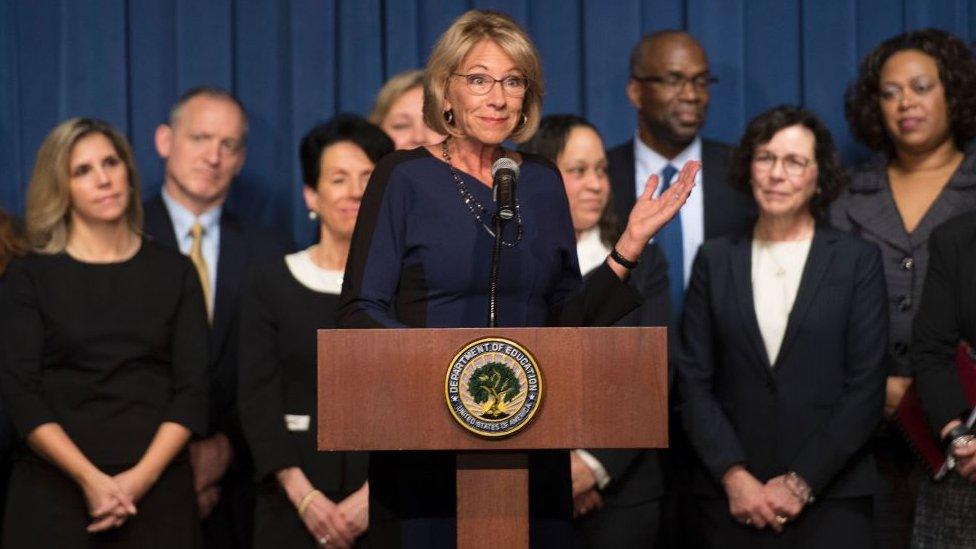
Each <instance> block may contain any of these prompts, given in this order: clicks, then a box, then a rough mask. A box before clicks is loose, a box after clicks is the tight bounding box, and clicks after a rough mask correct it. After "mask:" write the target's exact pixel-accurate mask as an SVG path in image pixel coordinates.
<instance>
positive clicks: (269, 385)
mask: <svg viewBox="0 0 976 549" xmlns="http://www.w3.org/2000/svg"><path fill="white" fill-rule="evenodd" d="M268 267H269V268H268V269H262V270H261V272H259V273H258V275H257V276H256V278H255V283H254V285H253V286H252V288H251V292H250V293H248V294H247V295H245V296H244V298H243V300H242V303H241V337H240V346H239V349H240V357H241V358H240V365H241V372H240V384H239V385H238V401H239V402H240V411H241V427H242V428H243V430H244V436H245V438H246V439H247V443H248V446H249V447H250V449H251V454H252V456H253V457H254V468H255V473H256V477H257V478H263V477H265V476H267V475H269V474H271V473H274V472H276V471H278V470H280V469H284V468H286V467H292V466H298V465H300V463H301V460H300V458H299V455H298V450H297V449H296V448H294V446H293V445H292V443H291V441H290V440H289V439H288V434H287V432H286V429H285V423H284V417H285V402H284V394H285V393H284V384H283V381H282V375H283V373H282V364H281V360H280V358H279V357H280V356H281V353H280V351H279V349H278V343H277V340H278V330H279V325H278V321H277V318H276V314H275V312H274V311H275V309H274V307H273V303H274V296H273V294H274V279H273V277H271V276H270V275H271V273H272V270H271V269H270V267H271V265H268ZM313 390H314V388H313Z"/></svg>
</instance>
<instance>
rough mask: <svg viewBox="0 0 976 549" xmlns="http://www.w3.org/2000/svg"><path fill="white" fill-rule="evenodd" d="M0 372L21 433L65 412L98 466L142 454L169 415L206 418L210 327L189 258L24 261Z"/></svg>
mask: <svg viewBox="0 0 976 549" xmlns="http://www.w3.org/2000/svg"><path fill="white" fill-rule="evenodd" d="M0 333H3V334H4V337H3V338H2V341H0V365H2V367H0V381H2V388H3V396H4V402H5V404H6V405H7V408H8V411H9V414H10V417H11V419H12V420H13V422H14V425H15V427H16V428H17V431H18V432H19V433H20V434H21V436H27V435H28V434H30V433H31V431H33V430H34V429H35V428H36V427H38V426H40V425H41V424H44V423H51V422H54V423H58V424H60V425H61V427H62V428H64V430H65V432H66V433H67V434H68V436H69V437H71V439H72V440H73V441H74V442H75V444H77V445H78V447H79V448H80V449H81V451H82V452H83V453H84V454H85V455H86V456H87V457H88V458H89V459H90V460H91V461H92V462H93V463H94V464H95V465H96V466H98V467H104V466H126V465H132V464H134V463H136V462H137V461H138V460H139V459H140V458H141V457H142V455H143V454H144V453H145V451H146V448H147V447H148V446H149V443H150V441H151V440H152V438H153V436H154V435H155V434H156V431H157V430H158V429H159V425H160V423H161V422H164V421H171V422H175V423H179V424H181V425H183V426H185V427H187V428H188V429H190V430H191V431H194V432H196V433H200V432H203V431H204V430H205V429H206V424H207V377H206V376H207V354H206V353H207V347H206V341H207V328H206V313H205V309H204V304H203V294H202V291H201V289H200V282H199V279H198V278H197V274H196V271H195V270H194V268H193V265H192V264H191V263H190V261H189V260H188V259H186V258H185V257H183V256H181V255H179V254H177V253H174V252H171V251H169V250H166V249H164V248H163V247H161V246H159V245H157V244H154V243H152V242H151V241H148V240H143V242H142V247H141V248H140V249H139V251H138V252H137V253H136V254H135V256H133V257H132V258H131V259H128V260H126V261H122V262H119V263H109V264H94V263H83V262H80V261H77V260H75V259H73V258H71V257H70V256H68V255H67V254H64V253H61V254H56V255H31V256H28V257H26V258H24V259H23V260H22V261H18V262H16V263H15V264H14V265H13V266H12V268H11V269H10V272H9V274H8V276H7V280H6V283H5V287H4V292H3V296H2V297H0Z"/></svg>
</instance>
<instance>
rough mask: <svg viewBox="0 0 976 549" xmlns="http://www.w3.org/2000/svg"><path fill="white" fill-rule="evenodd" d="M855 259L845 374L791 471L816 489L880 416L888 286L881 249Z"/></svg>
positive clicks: (844, 461)
mask: <svg viewBox="0 0 976 549" xmlns="http://www.w3.org/2000/svg"><path fill="white" fill-rule="evenodd" d="M863 250H864V251H863V252H862V253H860V254H859V255H858V257H857V258H856V261H857V266H856V268H855V270H854V272H855V273H856V275H857V277H858V278H857V280H856V281H855V283H854V291H853V294H852V295H853V303H852V304H851V310H850V318H849V319H848V322H847V342H846V348H847V349H846V365H845V366H846V368H845V371H846V376H845V379H844V389H843V392H842V393H841V396H840V398H839V399H838V400H837V401H836V402H835V403H834V406H833V410H832V412H831V415H830V418H829V419H828V420H827V421H826V422H825V423H824V424H823V425H822V426H821V428H820V429H819V430H818V431H816V432H815V433H814V434H813V436H811V437H810V438H809V439H808V440H807V441H806V443H805V444H804V445H803V447H802V448H801V449H800V451H799V452H798V453H797V455H796V457H795V458H794V459H793V462H792V465H791V467H790V469H791V470H793V471H796V472H797V473H798V474H799V475H800V476H802V477H803V478H804V480H806V481H807V483H808V484H809V485H810V488H812V489H813V492H814V493H819V492H820V491H822V490H823V488H824V487H825V486H826V485H827V484H829V483H830V481H831V480H832V479H833V478H834V476H835V475H837V473H838V472H839V471H841V470H842V469H843V468H844V466H845V465H847V463H848V462H849V461H850V459H851V457H852V456H853V455H854V454H855V453H857V452H859V451H861V449H863V448H864V446H865V444H867V442H868V439H869V438H870V437H871V434H872V433H873V432H874V430H875V429H876V428H877V425H878V421H880V420H881V416H882V410H883V409H884V400H885V377H886V376H887V371H886V368H885V363H884V357H885V349H886V348H887V346H888V308H887V299H886V298H887V295H888V289H887V285H886V284H885V278H884V268H883V267H882V262H881V251H880V250H879V249H878V248H877V246H874V245H871V244H865V245H863Z"/></svg>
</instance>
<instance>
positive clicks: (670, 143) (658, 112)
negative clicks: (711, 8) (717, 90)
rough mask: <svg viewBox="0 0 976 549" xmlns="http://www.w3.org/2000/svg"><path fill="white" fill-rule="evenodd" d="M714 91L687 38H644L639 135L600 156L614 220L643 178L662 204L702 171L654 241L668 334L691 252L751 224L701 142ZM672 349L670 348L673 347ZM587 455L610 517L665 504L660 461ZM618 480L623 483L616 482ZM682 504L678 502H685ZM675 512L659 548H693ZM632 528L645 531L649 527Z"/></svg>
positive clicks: (720, 162) (722, 149)
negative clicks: (667, 305) (677, 180)
mask: <svg viewBox="0 0 976 549" xmlns="http://www.w3.org/2000/svg"><path fill="white" fill-rule="evenodd" d="M714 82H715V78H714V77H713V76H712V74H711V72H710V71H709V66H708V59H707V57H706V56H705V51H704V50H703V49H702V47H701V45H700V44H698V42H697V41H696V40H695V39H694V38H692V37H691V36H690V35H688V34H687V33H684V32H681V31H673V30H669V31H662V32H658V33H655V34H650V35H647V36H644V37H643V38H641V40H640V41H639V42H638V43H637V44H636V45H635V46H634V49H633V51H632V53H631V56H630V79H629V80H628V82H627V98H628V99H629V100H630V103H631V104H632V105H633V106H634V108H635V109H636V110H637V132H636V135H635V138H634V139H631V140H629V141H627V142H625V143H623V144H621V145H619V146H617V147H615V148H613V149H612V150H610V151H609V152H608V153H607V159H608V161H609V171H610V184H611V186H612V189H613V195H614V203H615V204H616V208H617V216H618V219H627V218H628V216H629V215H630V210H631V208H633V207H634V202H635V201H636V198H637V196H639V195H640V194H641V193H642V192H643V191H644V186H645V184H646V182H647V178H648V177H649V176H651V175H655V174H656V175H657V176H658V177H659V178H660V181H661V185H660V186H659V189H658V191H657V193H656V194H659V193H660V192H662V191H663V190H664V189H665V188H666V187H667V186H668V185H670V183H671V177H673V175H674V174H675V173H677V171H678V170H680V169H681V166H683V165H684V163H685V162H687V161H689V160H698V161H701V162H702V169H701V172H700V173H699V175H698V179H697V181H696V183H697V187H696V188H695V190H694V191H693V192H692V193H691V196H690V197H689V199H688V202H687V203H686V204H685V206H684V207H683V208H682V209H681V212H679V215H678V216H676V217H675V218H674V219H673V220H672V221H671V222H670V223H669V224H668V225H667V226H666V227H665V228H663V229H662V230H661V232H660V233H658V236H657V237H656V238H655V242H656V243H657V244H658V245H659V246H660V247H661V249H662V250H663V251H664V255H665V257H666V259H667V262H668V279H669V284H670V291H669V297H670V302H671V319H670V320H671V322H670V325H671V327H672V330H671V331H672V332H674V331H675V330H674V329H673V328H676V327H677V325H678V322H677V321H678V319H679V318H680V316H681V307H682V302H683V297H684V290H685V287H686V285H687V283H688V276H689V274H690V272H691V261H692V259H694V255H695V253H696V251H697V249H698V246H699V245H700V244H701V243H702V242H703V241H704V240H705V239H708V238H713V237H716V236H719V235H723V234H727V233H730V232H735V231H739V230H744V229H746V228H748V227H749V226H751V223H752V221H753V219H754V217H755V213H754V212H755V205H754V203H753V201H752V199H751V197H749V196H747V195H745V194H743V193H741V192H739V191H737V190H735V189H733V188H732V187H730V186H728V185H726V184H725V176H726V171H727V167H728V161H729V152H730V150H729V147H728V146H726V145H724V144H722V143H718V142H716V141H711V140H708V139H702V138H701V136H700V135H699V132H700V131H701V128H702V126H704V125H705V116H706V113H707V110H708V99H709V97H708V92H709V86H710V85H711V84H712V83H714ZM669 340H670V341H669V344H670V345H669V346H672V347H673V345H674V343H675V342H676V341H675V339H674V338H669ZM670 355H671V356H673V355H674V353H673V352H672V353H670ZM672 370H673V368H672ZM672 418H673V420H672V425H673V426H675V428H672V429H671V431H672V433H673V434H672V437H671V446H672V450H671V453H672V454H675V459H673V460H668V461H673V462H677V464H678V465H679V467H678V468H677V469H676V470H675V469H674V468H673V467H665V470H668V471H669V474H670V475H672V476H674V475H676V476H678V477H679V478H677V479H675V480H674V482H672V485H673V486H675V487H676V488H678V489H679V490H680V489H681V488H682V487H683V486H686V485H687V482H685V480H686V479H687V478H688V476H689V474H690V473H689V472H688V471H687V470H686V469H687V467H686V466H684V465H683V462H685V461H687V459H686V458H682V457H681V456H687V455H688V450H687V449H685V448H686V444H687V443H685V442H684V441H683V439H682V436H681V430H680V428H678V427H677V426H678V425H679V424H678V423H677V415H676V414H674V413H672ZM592 454H593V456H594V457H595V458H596V460H597V463H592V462H591V463H592V465H593V467H592V469H593V471H594V474H595V475H596V476H597V477H599V478H600V479H601V480H602V484H603V485H604V486H605V490H604V491H603V496H604V498H603V499H604V503H605V505H606V506H607V507H614V506H617V507H619V508H626V507H631V506H632V505H633V503H634V502H635V501H647V500H660V499H661V497H662V496H663V494H664V491H665V486H664V484H665V483H664V478H663V477H664V474H663V473H662V467H661V465H660V464H659V458H660V457H661V454H662V453H661V452H649V451H643V452H633V451H631V452H623V451H606V450H603V451H599V452H592ZM582 476H585V474H584V475H582ZM624 478H626V479H627V481H626V482H624V483H621V482H618V483H614V482H613V479H619V480H622V479H624ZM598 485H599V484H598ZM675 497H677V496H675ZM689 497H690V495H688V494H684V495H682V498H683V499H688V498H689ZM675 505H676V504H675V503H674V501H673V498H672V501H671V502H669V503H666V504H665V506H664V510H663V513H664V515H663V516H664V517H665V520H664V521H663V522H662V524H665V525H666V524H672V525H674V526H673V527H669V528H666V529H665V531H663V532H662V536H661V540H662V542H663V543H662V544H661V545H663V546H665V547H667V546H677V547H685V546H692V545H694V542H693V541H689V540H687V539H683V538H684V537H685V536H686V534H682V532H693V531H695V527H694V523H690V524H684V525H680V524H678V520H677V519H678V518H680V519H681V522H684V521H685V519H690V518H693V513H692V512H691V511H690V510H689V511H684V512H682V513H681V515H682V516H681V517H675V516H674V515H675V514H676V511H675V509H674V507H675ZM683 507H687V505H683ZM634 520H640V521H641V523H643V524H647V523H648V521H649V520H651V519H649V518H647V517H642V518H638V517H634ZM657 522H658V517H657V516H654V517H653V523H654V524H651V525H649V527H651V526H653V528H654V529H655V530H657ZM676 536H677V537H676ZM616 541H618V538H606V542H607V543H610V544H612V543H614V542H616ZM607 546H610V545H607Z"/></svg>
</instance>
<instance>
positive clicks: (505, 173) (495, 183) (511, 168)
mask: <svg viewBox="0 0 976 549" xmlns="http://www.w3.org/2000/svg"><path fill="white" fill-rule="evenodd" d="M518 176H519V167H518V164H517V163H516V162H515V161H514V160H512V159H511V158H499V159H498V160H496V161H495V163H494V164H492V165H491V179H492V182H491V186H492V197H493V198H494V200H495V204H497V205H498V217H499V219H501V220H502V221H508V220H510V219H512V218H513V217H515V184H516V183H517V182H518Z"/></svg>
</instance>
